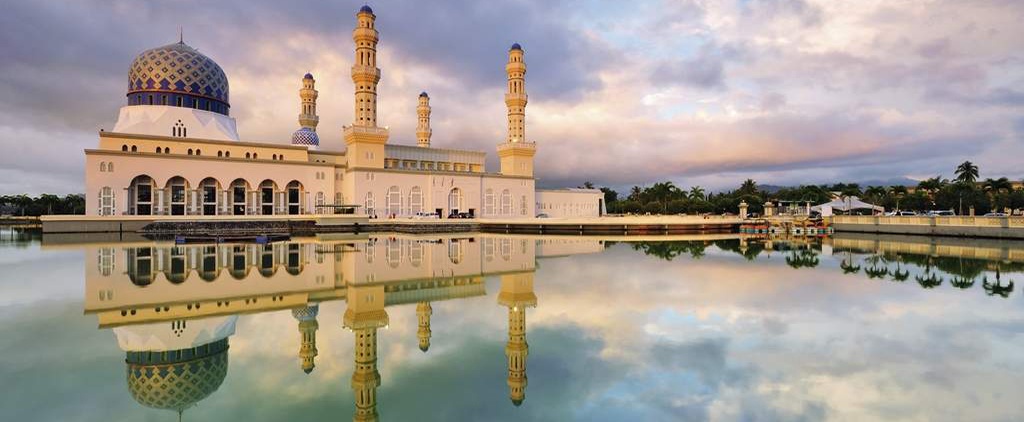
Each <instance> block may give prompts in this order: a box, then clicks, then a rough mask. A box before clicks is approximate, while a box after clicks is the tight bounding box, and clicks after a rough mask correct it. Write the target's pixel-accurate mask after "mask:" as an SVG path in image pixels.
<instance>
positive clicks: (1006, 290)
mask: <svg viewBox="0 0 1024 422" xmlns="http://www.w3.org/2000/svg"><path fill="white" fill-rule="evenodd" d="M981 286H982V287H984V288H985V293H988V295H989V296H999V297H1001V298H1003V299H1006V298H1007V297H1010V293H1013V281H1010V283H1009V284H1007V285H1005V286H1004V285H1003V283H1002V281H1000V280H999V268H998V267H996V282H995V283H991V284H990V283H989V282H988V277H984V278H982V281H981Z"/></svg>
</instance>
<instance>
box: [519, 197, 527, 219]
mask: <svg viewBox="0 0 1024 422" xmlns="http://www.w3.org/2000/svg"><path fill="white" fill-rule="evenodd" d="M519 215H526V195H523V196H522V197H520V198H519Z"/></svg>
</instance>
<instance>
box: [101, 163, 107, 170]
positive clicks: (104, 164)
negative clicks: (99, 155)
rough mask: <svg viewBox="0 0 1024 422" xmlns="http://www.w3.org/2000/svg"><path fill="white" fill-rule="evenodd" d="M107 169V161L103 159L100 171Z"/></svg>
mask: <svg viewBox="0 0 1024 422" xmlns="http://www.w3.org/2000/svg"><path fill="white" fill-rule="evenodd" d="M106 171H107V162H106V161H101V162H100V172H106Z"/></svg>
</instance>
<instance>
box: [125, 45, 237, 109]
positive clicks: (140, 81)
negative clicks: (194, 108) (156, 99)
mask: <svg viewBox="0 0 1024 422" xmlns="http://www.w3.org/2000/svg"><path fill="white" fill-rule="evenodd" d="M139 92H165V93H183V94H190V95H192V96H197V97H204V98H206V99H212V100H216V101H219V102H221V103H223V104H224V105H225V106H228V105H229V101H228V78H227V75H225V74H224V70H223V69H221V68H220V66H219V65H217V63H216V62H214V61H213V60H211V59H210V58H209V57H206V56H205V55H203V54H202V53H200V52H198V51H196V50H195V49H194V48H192V47H189V46H188V45H186V44H185V43H182V42H178V43H174V44H168V45H165V46H163V47H157V48H154V49H150V50H146V51H143V52H142V54H139V55H138V56H136V57H135V60H133V61H132V65H131V68H130V69H129V70H128V95H129V96H131V95H132V94H135V93H139Z"/></svg>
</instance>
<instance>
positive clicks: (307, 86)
mask: <svg viewBox="0 0 1024 422" xmlns="http://www.w3.org/2000/svg"><path fill="white" fill-rule="evenodd" d="M318 94H319V93H318V92H317V90H316V80H314V79H313V74H311V73H307V74H306V76H304V77H302V89H300V90H299V98H301V99H302V112H301V113H299V126H301V127H303V128H306V129H309V130H312V131H313V132H316V125H317V123H320V117H318V116H317V115H316V97H317V96H318Z"/></svg>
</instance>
